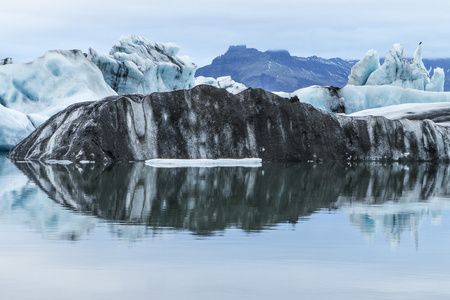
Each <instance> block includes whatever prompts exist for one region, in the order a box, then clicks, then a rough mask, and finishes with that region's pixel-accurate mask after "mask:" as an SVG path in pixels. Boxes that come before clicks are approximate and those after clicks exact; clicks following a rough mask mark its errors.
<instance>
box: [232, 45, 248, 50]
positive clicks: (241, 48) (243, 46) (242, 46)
mask: <svg viewBox="0 0 450 300" xmlns="http://www.w3.org/2000/svg"><path fill="white" fill-rule="evenodd" d="M246 49H247V45H231V46H230V47H228V51H227V52H240V51H243V50H246Z"/></svg>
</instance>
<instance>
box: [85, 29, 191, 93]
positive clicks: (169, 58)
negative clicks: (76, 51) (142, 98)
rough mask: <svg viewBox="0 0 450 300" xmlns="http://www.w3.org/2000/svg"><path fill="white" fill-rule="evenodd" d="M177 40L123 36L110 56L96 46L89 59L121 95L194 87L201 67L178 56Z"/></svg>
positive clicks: (91, 50)
mask: <svg viewBox="0 0 450 300" xmlns="http://www.w3.org/2000/svg"><path fill="white" fill-rule="evenodd" d="M178 51H179V48H178V47H177V46H176V45H175V44H174V43H153V42H151V41H149V40H147V39H145V38H142V37H139V36H134V35H128V36H122V37H121V38H120V40H119V42H118V43H117V44H116V45H114V46H113V48H112V50H111V52H110V54H109V55H104V54H102V53H100V52H98V51H96V50H94V49H92V48H90V49H89V54H88V59H89V60H91V61H92V62H93V63H95V64H96V65H97V66H98V67H99V68H100V70H101V71H102V73H103V76H104V78H105V81H106V82H107V83H108V84H109V85H110V86H111V87H112V88H113V89H114V90H116V91H117V93H119V94H121V95H122V94H131V93H143V94H150V93H153V92H167V91H173V90H181V89H190V88H192V87H194V85H195V83H194V75H195V70H196V69H197V66H196V65H195V64H194V63H193V62H192V61H191V60H190V59H189V57H187V56H179V55H177V54H178Z"/></svg>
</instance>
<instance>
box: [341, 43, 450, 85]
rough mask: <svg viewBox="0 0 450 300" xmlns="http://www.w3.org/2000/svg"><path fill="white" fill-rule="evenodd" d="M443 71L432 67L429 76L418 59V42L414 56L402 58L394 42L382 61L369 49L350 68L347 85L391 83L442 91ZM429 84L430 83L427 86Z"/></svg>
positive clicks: (420, 56)
mask: <svg viewBox="0 0 450 300" xmlns="http://www.w3.org/2000/svg"><path fill="white" fill-rule="evenodd" d="M443 74H444V72H443V70H442V69H440V68H439V69H437V70H436V69H435V72H434V75H433V77H434V76H436V77H437V78H434V79H433V78H431V77H430V74H429V73H428V71H427V69H426V68H425V66H424V64H423V62H422V43H420V44H419V46H418V47H417V49H416V52H415V53H414V58H413V59H412V60H411V61H408V60H407V59H406V58H405V55H404V50H403V46H402V45H401V44H394V45H393V46H392V49H391V50H390V51H389V52H388V53H387V55H386V58H385V60H384V63H383V64H382V65H380V63H379V56H378V53H377V52H376V51H375V50H369V51H368V52H367V53H366V55H365V56H364V57H363V58H362V59H361V60H360V61H359V62H358V63H356V64H355V65H354V66H353V67H352V71H351V73H350V75H349V80H348V82H347V85H393V86H399V87H403V88H409V89H416V90H426V91H436V92H442V91H444V80H443V76H444V75H443ZM430 83H431V86H429V87H428V85H429V84H430Z"/></svg>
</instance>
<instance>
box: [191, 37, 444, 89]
mask: <svg viewBox="0 0 450 300" xmlns="http://www.w3.org/2000/svg"><path fill="white" fill-rule="evenodd" d="M357 61H358V60H344V59H341V58H330V59H326V58H321V57H317V56H311V57H297V56H292V55H291V54H290V53H289V52H288V51H287V50H268V51H265V52H262V51H259V50H257V49H254V48H247V46H245V45H239V46H230V47H229V48H228V51H227V52H226V53H225V54H223V55H220V56H218V57H216V58H215V59H214V60H213V61H212V63H211V64H210V65H207V66H204V67H201V68H199V69H197V71H196V74H195V75H196V76H205V77H214V78H217V77H221V76H231V78H232V79H233V80H235V81H236V82H240V83H243V84H244V85H246V86H247V87H254V88H262V89H265V90H268V91H273V92H276V91H283V92H293V91H295V90H297V89H300V88H304V87H308V86H311V85H320V86H334V87H343V86H345V85H346V83H347V81H348V76H349V74H350V71H351V68H352V67H353V65H354V64H355V63H356V62H357ZM381 63H382V61H381ZM423 63H424V65H425V67H426V68H427V69H430V68H431V69H434V68H436V67H441V68H443V69H444V72H445V73H446V74H448V73H449V71H450V58H443V59H423ZM444 90H446V91H448V90H450V76H447V78H446V80H445V85H444Z"/></svg>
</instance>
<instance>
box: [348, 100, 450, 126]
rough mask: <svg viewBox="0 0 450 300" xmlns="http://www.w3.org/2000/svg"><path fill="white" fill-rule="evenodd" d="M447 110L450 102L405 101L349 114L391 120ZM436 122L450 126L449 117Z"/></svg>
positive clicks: (449, 108) (435, 113) (436, 113)
mask: <svg viewBox="0 0 450 300" xmlns="http://www.w3.org/2000/svg"><path fill="white" fill-rule="evenodd" d="M446 112H450V102H436V103H405V104H399V105H390V106H384V107H379V108H372V109H367V110H362V111H358V112H355V113H352V114H349V116H351V117H362V116H382V117H385V118H388V119H390V120H400V119H404V118H411V117H420V116H426V115H439V114H442V113H446ZM420 119H422V118H420ZM449 119H450V118H449ZM434 122H435V123H437V124H439V125H441V126H447V127H448V126H450V121H449V120H447V119H443V120H442V121H440V120H436V121H434Z"/></svg>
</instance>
